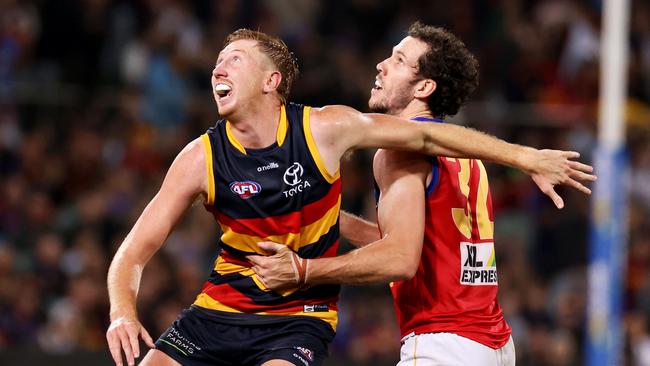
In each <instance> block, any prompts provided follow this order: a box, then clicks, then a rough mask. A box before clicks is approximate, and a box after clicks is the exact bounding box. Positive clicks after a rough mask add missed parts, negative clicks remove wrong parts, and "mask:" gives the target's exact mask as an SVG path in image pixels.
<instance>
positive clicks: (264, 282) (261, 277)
mask: <svg viewBox="0 0 650 366" xmlns="http://www.w3.org/2000/svg"><path fill="white" fill-rule="evenodd" d="M252 268H253V271H255V274H256V275H257V279H258V280H260V282H261V283H262V284H263V285H264V286H265V287H266V288H270V287H269V284H268V283H267V282H266V280H265V279H264V276H263V275H261V274H260V271H261V270H262V269H261V268H260V267H258V266H253V267H252Z"/></svg>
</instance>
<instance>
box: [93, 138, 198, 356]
mask: <svg viewBox="0 0 650 366" xmlns="http://www.w3.org/2000/svg"><path fill="white" fill-rule="evenodd" d="M206 177H207V174H206V169H205V159H204V153H203V143H202V141H201V140H200V139H196V140H194V141H193V142H191V143H190V144H188V145H187V146H186V147H185V149H183V151H181V152H180V153H179V155H178V156H177V157H176V159H175V160H174V162H173V163H172V165H171V167H170V168H169V171H168V172H167V176H166V177H165V180H164V181H163V184H162V186H161V188H160V190H159V191H158V193H157V194H156V196H155V197H154V198H153V199H152V200H151V202H149V204H148V205H147V207H146V208H145V209H144V211H143V212H142V214H141V215H140V218H138V221H137V222H136V223H135V225H134V226H133V228H132V229H131V232H129V234H128V235H127V237H126V239H124V242H122V244H121V245H120V247H119V249H118V250H117V253H115V257H114V258H113V261H112V262H111V266H110V268H109V271H108V280H107V283H108V295H109V298H110V305H111V309H110V318H111V325H110V327H109V329H108V331H107V332H106V339H107V341H108V345H109V349H110V352H111V355H112V356H113V360H114V361H115V363H116V364H117V365H120V366H121V365H122V352H124V354H125V356H126V359H127V361H128V364H129V365H133V364H134V358H137V357H139V355H140V349H139V348H140V347H139V341H138V337H139V336H142V339H143V340H144V341H145V343H146V344H147V345H148V346H149V347H152V348H153V347H155V346H154V344H153V340H152V339H151V336H150V335H149V333H147V331H146V330H145V329H144V328H143V327H142V325H141V324H140V322H139V321H138V316H137V310H136V297H137V293H138V288H139V286H140V279H141V277H142V271H143V270H144V266H145V265H146V264H147V262H148V261H149V259H150V258H151V257H152V256H153V255H154V254H155V253H156V251H158V249H160V247H161V246H162V244H163V243H164V242H165V239H167V236H168V235H169V233H170V232H171V230H172V228H173V227H174V225H176V223H177V222H178V220H179V219H180V218H181V216H182V215H183V213H184V212H185V211H186V210H187V208H188V207H189V206H190V205H191V204H192V202H194V201H196V200H197V199H199V198H200V197H201V194H204V193H205V192H207V188H206V187H207V183H206V181H207V180H206Z"/></svg>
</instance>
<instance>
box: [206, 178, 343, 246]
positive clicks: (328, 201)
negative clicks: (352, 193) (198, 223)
mask: <svg viewBox="0 0 650 366" xmlns="http://www.w3.org/2000/svg"><path fill="white" fill-rule="evenodd" d="M340 194H341V179H340V178H339V179H337V180H336V181H335V182H334V183H332V186H331V187H330V190H329V192H327V194H326V195H325V196H324V197H323V198H321V199H319V200H318V201H316V202H312V203H310V204H308V205H305V206H304V207H303V208H302V210H300V211H296V212H291V213H288V214H286V215H280V216H272V217H264V218H252V219H235V218H231V217H230V216H228V215H226V214H224V213H223V212H221V211H219V210H217V209H215V208H214V206H206V207H207V208H208V209H209V210H210V212H212V214H213V215H214V217H215V218H216V219H217V221H219V222H221V223H222V224H224V225H226V226H228V227H230V228H231V229H232V230H233V231H235V232H236V233H239V234H243V235H250V236H259V237H262V238H263V237H268V236H273V235H285V234H289V233H293V234H297V233H299V232H300V228H301V227H303V226H307V225H309V224H312V223H314V222H316V221H318V220H319V219H321V218H322V217H323V215H324V214H325V213H326V212H327V211H328V210H329V209H331V208H332V207H333V206H334V205H336V203H337V202H338V200H339V196H340Z"/></svg>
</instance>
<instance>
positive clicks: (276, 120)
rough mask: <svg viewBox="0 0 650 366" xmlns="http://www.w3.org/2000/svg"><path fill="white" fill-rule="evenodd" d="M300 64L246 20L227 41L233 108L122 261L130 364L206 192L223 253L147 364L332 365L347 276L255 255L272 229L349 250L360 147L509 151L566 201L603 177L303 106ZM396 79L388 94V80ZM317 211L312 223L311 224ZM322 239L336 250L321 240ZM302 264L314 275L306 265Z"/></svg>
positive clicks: (116, 310) (222, 100) (217, 90)
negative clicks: (346, 201) (292, 99)
mask: <svg viewBox="0 0 650 366" xmlns="http://www.w3.org/2000/svg"><path fill="white" fill-rule="evenodd" d="M400 60H401V61H400ZM400 60H398V59H397V58H391V59H390V60H389V63H390V65H391V68H392V67H397V66H398V65H402V66H407V67H408V69H405V70H410V71H414V70H415V69H412V68H411V66H413V64H408V63H405V62H403V61H405V59H404V58H401V59H400ZM387 62H388V61H387ZM386 65H388V64H387V63H386ZM296 72H297V67H296V64H295V61H294V60H293V57H292V56H291V53H290V52H289V51H288V49H287V47H286V45H285V44H284V43H283V42H282V41H281V40H279V39H277V38H275V37H270V36H268V35H266V34H263V33H261V32H255V31H250V30H239V31H236V32H234V33H232V34H231V35H230V36H229V37H228V39H227V40H226V44H225V46H224V48H223V49H222V50H221V52H220V53H219V55H218V58H217V60H216V63H215V67H214V70H213V72H212V74H211V81H212V87H213V94H214V100H215V102H216V104H217V107H218V109H219V113H220V115H221V116H222V117H223V119H222V120H221V121H219V122H218V123H217V124H216V125H215V126H214V127H213V128H211V129H210V130H208V133H206V134H204V135H202V136H201V137H199V138H197V139H195V140H194V141H192V142H190V143H189V144H188V145H187V146H186V147H185V149H183V151H181V152H180V153H179V155H178V156H177V157H176V160H175V161H174V162H173V163H172V165H171V167H170V168H169V171H168V173H167V176H166V177H165V179H164V181H163V183H162V186H161V188H160V191H159V192H158V193H157V194H156V196H155V197H154V198H153V199H152V200H151V202H150V203H149V205H148V206H147V207H146V208H145V210H144V212H143V213H142V215H141V216H140V218H139V219H138V221H137V222H136V223H135V225H134V227H133V229H132V230H131V232H130V233H129V234H128V236H127V237H126V239H125V240H124V242H123V243H122V244H121V246H120V248H119V249H118V251H117V253H116V254H115V258H114V259H113V261H112V263H111V266H110V269H109V273H108V292H109V297H110V303H111V310H110V317H111V325H110V327H109V329H108V331H107V333H106V338H107V340H108V344H109V349H110V352H111V354H112V356H113V359H114V360H115V363H116V364H117V365H122V362H123V361H122V358H123V355H124V356H126V359H127V362H128V364H129V365H132V364H134V363H135V358H137V357H138V356H139V355H140V348H139V339H140V338H142V339H143V340H145V342H146V343H147V345H149V346H150V347H154V345H153V342H152V341H153V340H152V338H151V337H150V336H149V334H148V333H147V331H146V330H145V329H144V328H143V326H142V324H141V323H140V322H139V320H138V317H137V310H136V298H137V292H138V288H139V286H140V279H141V275H142V271H143V269H144V267H145V265H146V263H147V261H148V260H149V259H150V258H151V257H152V256H153V255H154V254H155V252H156V251H157V250H158V249H160V247H161V246H162V245H163V243H164V242H165V239H166V237H167V236H168V235H169V233H170V232H171V230H172V229H173V227H174V226H175V225H176V223H177V222H178V221H179V219H180V218H181V216H182V215H183V213H184V212H185V211H186V210H187V208H188V207H189V206H190V205H192V203H193V202H195V201H197V200H200V201H202V202H203V203H204V204H205V206H206V208H207V209H208V210H209V211H210V212H211V213H213V214H214V215H215V219H216V220H217V222H218V223H219V225H220V226H221V227H222V228H224V234H223V235H222V237H221V239H220V246H221V248H222V249H223V250H222V251H221V254H220V255H219V258H218V259H217V261H216V263H215V267H214V270H213V272H212V274H211V275H210V278H209V279H208V281H206V283H205V285H204V287H203V289H202V290H201V293H200V294H199V295H198V296H197V299H196V301H195V302H194V304H192V305H191V306H190V307H189V308H188V309H186V310H185V311H183V313H182V314H181V315H180V316H179V318H178V319H177V320H176V321H175V322H174V323H173V324H172V325H171V326H170V328H169V329H168V330H167V331H166V332H165V333H163V335H162V336H161V337H160V338H159V339H158V341H157V342H156V345H155V348H156V349H153V350H150V351H149V352H148V353H147V356H146V357H145V358H144V360H143V361H142V363H141V364H142V365H177V364H183V365H214V364H236V365H264V366H280V365H309V366H316V365H320V364H321V363H322V360H323V358H324V357H325V356H326V354H327V343H328V342H330V341H331V338H332V337H333V332H334V330H335V326H336V304H335V299H336V296H337V293H338V292H337V289H336V286H320V288H324V289H328V291H330V289H331V294H330V295H331V296H328V299H327V300H325V299H322V298H321V295H322V293H321V292H319V290H318V287H312V288H311V289H307V288H304V289H298V290H295V289H294V290H293V291H287V292H286V293H279V292H273V291H269V290H268V289H267V288H266V287H264V285H263V284H262V283H260V282H259V280H258V279H257V278H256V277H255V276H254V273H253V271H251V269H250V264H249V263H248V262H247V261H246V260H245V256H246V255H251V254H255V253H263V251H262V250H261V249H259V248H258V247H257V245H256V242H257V240H259V238H262V240H271V239H276V240H279V241H280V242H282V244H280V245H282V246H289V247H291V249H292V250H297V251H299V252H300V253H301V254H303V255H304V256H306V257H308V258H315V257H321V256H324V255H332V253H335V249H336V244H337V240H338V238H337V235H336V234H337V233H338V207H337V205H338V203H337V202H340V180H339V179H338V176H339V164H340V163H339V160H340V158H341V156H342V155H343V154H344V153H345V152H346V151H348V150H349V149H354V148H364V147H386V148H395V149H397V148H399V149H404V150H410V151H417V152H419V153H423V154H429V155H448V156H456V157H460V156H472V157H477V158H484V159H489V160H494V161H498V162H502V163H505V164H509V165H513V166H516V167H518V168H521V169H523V170H525V171H526V172H527V173H528V174H530V175H531V176H532V177H533V179H535V180H536V183H537V184H538V185H539V186H540V188H541V189H542V190H543V191H544V192H545V193H547V194H549V195H550V196H552V197H553V198H554V200H556V203H557V204H561V201H559V200H561V199H560V198H559V196H557V194H556V193H555V192H554V191H553V186H554V185H556V184H568V185H571V186H573V187H575V188H578V189H581V190H584V191H588V189H587V188H586V187H584V186H583V185H582V184H581V183H579V182H578V181H584V180H587V181H588V180H591V179H592V177H593V176H592V175H590V174H588V172H590V171H591V167H589V166H586V165H584V164H580V163H578V162H576V161H573V160H570V159H572V158H576V157H577V154H576V153H572V152H563V151H550V150H546V151H544V150H536V149H531V148H526V147H523V146H517V145H513V144H508V143H506V142H504V141H501V140H498V139H495V138H493V137H490V136H487V135H485V134H482V133H479V132H477V131H472V130H469V129H466V128H463V127H459V126H453V125H445V124H422V123H412V122H409V121H406V120H405V119H404V118H398V117H391V116H388V115H384V114H363V113H360V112H358V111H356V110H354V109H352V108H349V107H345V106H326V107H322V108H309V107H306V106H299V105H296V104H293V103H289V102H288V101H287V98H288V95H289V91H290V88H291V82H292V80H293V78H294V76H295V75H296ZM424 80H429V81H425V84H426V85H424V87H425V89H423V93H427V91H426V90H427V88H428V90H430V91H433V90H434V89H435V88H434V84H433V83H432V81H431V80H430V79H424ZM383 81H384V79H382V78H380V79H379V84H378V87H377V88H376V89H377V92H378V95H379V94H383V93H384V92H385V91H387V90H388V87H389V85H388V84H385V85H382V84H381V83H382V82H383ZM386 81H388V79H386ZM294 158H295V159H302V160H301V162H298V161H297V160H294ZM283 172H284V174H283ZM305 177H308V178H305ZM306 179H309V180H306ZM260 182H261V183H260ZM283 182H284V183H283ZM337 182H338V183H337ZM267 184H268V185H267ZM305 197H306V198H305ZM303 198H305V199H303ZM228 202H231V204H229V203H228ZM305 217H308V218H309V219H308V220H307V219H305V220H307V221H309V222H310V224H309V225H307V226H304V225H302V222H303V221H305V220H303V219H304V218H305ZM285 218H291V220H284V219H285ZM250 223H252V224H251V225H249V224H250ZM287 223H289V224H287ZM321 224H322V225H321ZM303 229H304V231H307V232H308V234H305V233H304V232H303ZM321 234H322V235H321ZM324 236H325V242H322V240H321V239H322V238H323V237H324ZM255 238H256V239H257V240H254V239H255ZM312 239H313V240H314V241H313V242H312V241H311V240H312ZM221 244H223V245H221ZM320 244H326V245H325V246H323V247H321V246H320ZM314 246H316V249H323V248H325V249H327V250H325V251H324V252H322V251H320V250H311V251H310V250H309V249H310V248H314ZM332 248H333V249H334V250H331V249H332ZM472 263H474V262H472ZM296 265H297V268H299V271H298V274H303V279H304V274H305V273H307V272H306V271H305V268H304V267H303V266H302V262H300V261H297V262H296ZM298 281H299V282H302V280H301V279H300V278H299V279H298ZM285 294H286V296H285ZM303 342H306V343H303Z"/></svg>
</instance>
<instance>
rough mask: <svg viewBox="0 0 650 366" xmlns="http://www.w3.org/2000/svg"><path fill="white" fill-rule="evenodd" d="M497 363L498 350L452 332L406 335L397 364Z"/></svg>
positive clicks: (465, 365)
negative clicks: (408, 336) (407, 336)
mask: <svg viewBox="0 0 650 366" xmlns="http://www.w3.org/2000/svg"><path fill="white" fill-rule="evenodd" d="M413 365H418V366H498V361H497V351H496V350H494V349H492V348H490V347H487V346H485V345H483V344H481V343H478V342H475V341H473V340H471V339H468V338H464V337H461V336H458V335H456V334H452V333H425V334H419V335H415V336H412V337H410V338H407V339H406V340H405V341H404V344H403V345H402V348H401V351H400V362H399V363H398V366H413Z"/></svg>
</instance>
